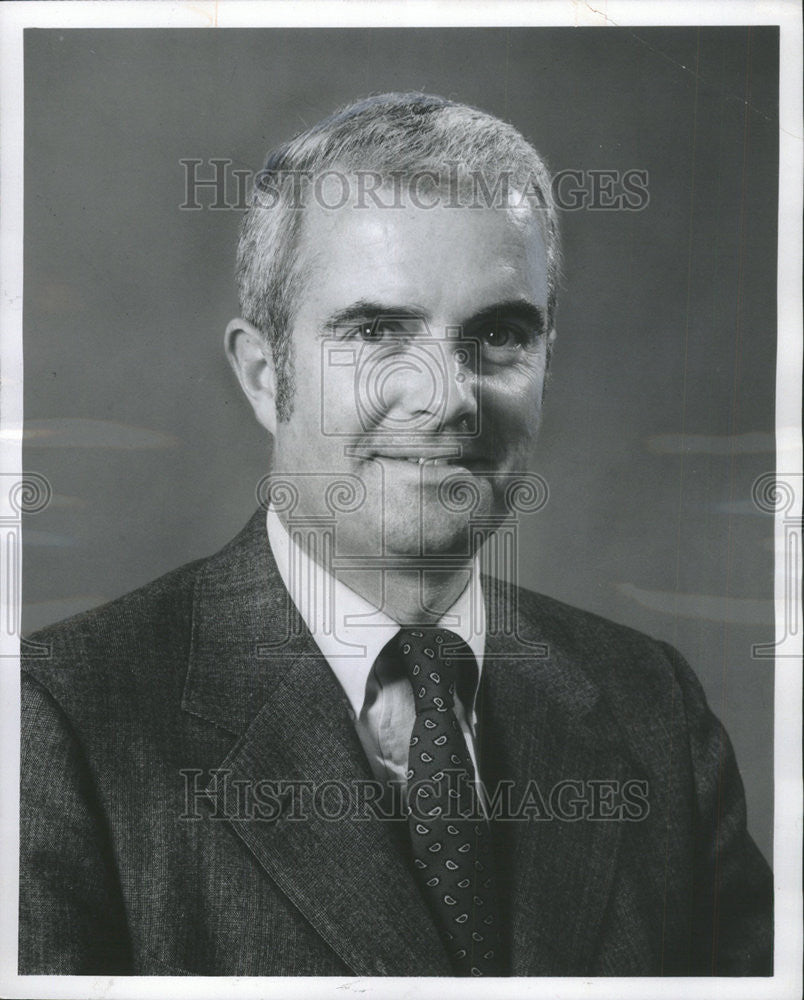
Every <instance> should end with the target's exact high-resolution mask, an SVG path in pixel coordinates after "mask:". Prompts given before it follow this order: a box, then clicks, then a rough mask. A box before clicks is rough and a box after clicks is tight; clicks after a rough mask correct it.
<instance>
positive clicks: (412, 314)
mask: <svg viewBox="0 0 804 1000" xmlns="http://www.w3.org/2000/svg"><path fill="white" fill-rule="evenodd" d="M380 316H388V317H389V318H390V317H394V318H395V319H397V318H398V319H424V320H427V319H428V317H429V313H428V312H427V310H426V309H420V308H416V307H413V308H411V306H399V305H394V304H393V303H388V302H373V301H371V300H369V299H358V300H357V301H356V302H352V303H351V305H348V306H345V307H344V308H343V309H338V310H337V311H336V312H334V313H332V314H331V315H330V316H329V317H328V319H327V320H326V322H325V323H324V327H323V328H324V330H325V331H326V332H328V333H331V332H333V331H334V330H336V329H337V328H338V327H339V326H345V325H346V324H348V323H357V322H358V321H360V320H375V319H377V318H378V317H380Z"/></svg>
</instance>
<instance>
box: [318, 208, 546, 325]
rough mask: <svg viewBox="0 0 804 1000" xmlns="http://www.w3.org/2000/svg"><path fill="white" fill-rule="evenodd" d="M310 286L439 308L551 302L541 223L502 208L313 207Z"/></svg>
mask: <svg viewBox="0 0 804 1000" xmlns="http://www.w3.org/2000/svg"><path fill="white" fill-rule="evenodd" d="M299 251H300V258H301V268H302V270H303V272H304V274H305V278H306V279H307V282H306V287H307V288H308V290H309V291H311V292H313V294H315V292H316V291H317V292H318V293H319V294H321V295H328V294H331V293H338V294H339V295H343V296H345V297H347V298H348V297H349V295H352V296H353V297H355V298H365V297H370V298H371V299H372V300H375V301H376V300H378V299H382V298H383V297H385V298H387V300H388V301H389V302H392V301H393V302H395V303H396V304H397V305H412V304H414V303H417V302H418V303H419V304H420V305H421V307H422V311H423V312H430V311H433V310H435V309H437V308H438V303H439V301H446V300H448V299H449V298H450V292H452V293H453V296H454V297H457V298H459V299H460V300H461V304H462V308H464V309H465V308H469V300H473V301H476V303H477V307H478V308H481V307H482V306H483V305H485V304H486V303H487V301H488V298H489V296H491V298H495V297H496V298H500V299H513V298H520V297H523V296H527V297H529V298H534V299H536V300H546V296H547V277H546V269H547V268H546V251H545V244H544V239H543V237H542V233H541V227H540V225H539V223H538V221H537V220H536V219H535V218H534V217H533V215H532V214H531V215H529V216H527V217H525V218H523V217H522V216H521V215H519V213H517V215H514V214H513V213H512V212H511V211H510V210H508V209H502V208H479V209H470V208H449V207H448V206H446V205H437V206H434V207H433V208H427V209H425V208H420V207H416V206H411V205H408V206H405V207H401V208H383V207H380V206H376V205H374V206H366V207H357V206H352V205H350V206H344V207H342V208H339V209H326V208H325V207H322V206H320V205H310V206H309V207H308V208H307V209H306V211H305V219H304V224H303V226H302V234H301V240H300V245H299Z"/></svg>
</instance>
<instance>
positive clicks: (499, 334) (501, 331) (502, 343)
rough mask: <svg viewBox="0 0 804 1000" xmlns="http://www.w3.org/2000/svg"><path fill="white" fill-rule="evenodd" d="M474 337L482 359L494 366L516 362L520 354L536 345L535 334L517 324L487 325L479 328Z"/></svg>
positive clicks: (500, 323)
mask: <svg viewBox="0 0 804 1000" xmlns="http://www.w3.org/2000/svg"><path fill="white" fill-rule="evenodd" d="M474 335H475V337H476V338H477V339H478V341H479V343H480V352H481V355H482V357H483V358H485V359H486V360H487V361H490V362H493V363H495V364H506V363H509V362H513V361H516V359H517V358H519V357H521V355H522V353H523V352H525V351H528V350H531V349H532V348H533V347H534V346H535V343H536V339H537V336H538V335H537V332H536V331H535V330H531V329H528V328H526V327H524V326H521V325H520V324H518V323H506V322H498V323H488V324H485V325H483V326H481V327H479V328H478V329H477V330H476V331H475V333H474Z"/></svg>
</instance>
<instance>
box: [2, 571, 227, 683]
mask: <svg viewBox="0 0 804 1000" xmlns="http://www.w3.org/2000/svg"><path fill="white" fill-rule="evenodd" d="M208 561H209V560H208V559H198V560H195V561H193V562H190V563H187V564H185V565H184V566H180V567H178V568H177V569H174V570H171V571H170V572H169V573H165V574H164V575H163V576H161V577H159V578H158V579H156V580H153V581H151V582H150V583H147V584H145V585H144V586H142V587H138V588H137V589H136V590H133V591H131V592H130V593H128V594H124V595H123V596H122V597H118V598H116V599H115V600H112V601H109V602H108V603H106V604H103V605H101V606H100V607H97V608H92V609H90V610H89V611H84V612H81V613H80V614H77V615H73V616H72V617H70V618H67V619H65V620H64V621H61V622H57V623H55V624H53V625H49V626H47V627H45V628H43V629H40V630H38V631H37V632H34V633H33V634H32V635H30V636H28V637H27V638H26V640H25V643H24V645H23V650H22V656H21V661H22V671H23V676H26V675H27V677H29V678H31V679H33V680H35V681H37V682H38V683H39V684H41V685H42V686H44V687H45V688H47V689H48V690H49V691H50V693H51V694H52V695H54V696H55V697H56V698H58V697H59V695H60V694H61V693H67V692H68V691H69V690H70V689H73V688H75V687H76V686H79V687H85V686H86V685H87V684H88V683H91V682H92V678H93V677H97V678H98V679H100V677H101V676H104V677H105V676H108V674H109V673H114V674H116V675H117V676H118V677H119V676H120V675H121V674H125V673H126V672H129V671H131V670H134V669H135V664H145V663H147V662H148V661H149V660H153V659H154V658H161V659H162V661H163V662H166V661H167V660H169V659H170V658H172V657H175V656H176V655H177V654H178V655H179V656H181V653H182V650H184V649H188V648H189V641H190V629H191V622H192V605H193V590H194V587H195V581H196V578H197V575H198V573H199V571H201V570H202V569H203V567H204V565H205V564H206V563H207V562H208Z"/></svg>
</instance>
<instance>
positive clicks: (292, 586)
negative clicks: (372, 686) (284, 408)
mask: <svg viewBox="0 0 804 1000" xmlns="http://www.w3.org/2000/svg"><path fill="white" fill-rule="evenodd" d="M266 529H267V532H268V542H269V544H270V546H271V551H272V552H273V555H274V559H275V560H276V565H277V569H278V570H279V575H280V576H281V577H282V582H283V583H284V584H285V587H286V588H287V590H288V593H289V594H290V596H291V598H292V599H293V603H294V604H295V605H296V607H297V608H298V610H299V614H300V615H301V617H302V618H303V620H304V623H305V624H306V625H307V627H308V628H309V630H310V632H311V634H312V636H313V638H314V639H315V642H316V644H317V646H318V648H319V649H320V650H321V652H322V653H323V655H324V657H325V659H326V660H327V662H328V663H329V665H330V667H331V668H332V671H333V672H334V674H335V676H336V677H337V678H338V681H339V682H340V684H341V686H342V687H343V689H344V692H345V693H346V697H347V698H348V699H349V703H350V705H351V706H352V710H353V711H354V713H355V715H356V716H359V715H360V711H361V709H362V708H363V701H364V699H365V692H366V681H367V680H368V676H369V673H370V672H371V668H372V666H373V664H374V661H375V660H376V659H377V656H378V655H379V653H380V650H381V649H382V648H383V646H385V644H386V643H387V642H388V641H389V639H392V638H393V637H394V636H395V635H396V633H397V632H398V631H399V628H400V625H399V623H398V622H396V621H394V619H393V618H391V617H390V616H389V615H387V614H385V612H383V611H380V610H379V609H378V608H376V607H375V606H374V605H373V604H371V603H370V602H369V601H367V600H365V598H363V597H361V596H360V594H357V593H356V592H355V591H354V590H352V589H351V588H350V587H347V586H346V584H344V583H343V582H341V581H340V580H338V579H337V577H336V576H334V575H333V574H331V573H328V572H327V571H326V570H325V569H324V568H323V567H322V566H321V565H320V564H319V563H317V562H316V561H315V560H314V559H311V558H310V556H309V555H308V554H307V553H306V552H305V551H304V549H303V548H302V547H301V546H300V545H298V544H297V543H296V542H295V541H294V540H293V539H292V538H291V537H290V535H289V534H288V532H287V530H286V528H285V526H284V525H283V524H282V522H281V520H280V519H279V515H278V514H277V513H276V511H275V510H274V509H273V508H272V507H270V506H269V508H268V512H267V514H266ZM473 595H476V599H475V600H474V601H473V599H472V598H473ZM436 624H437V625H438V626H440V627H442V628H448V629H451V630H452V631H453V632H455V634H456V635H459V636H460V637H461V639H463V640H464V642H466V643H467V645H468V646H469V648H470V649H471V650H472V652H473V653H474V655H475V659H476V660H477V669H478V673H477V679H478V685H479V683H480V675H481V672H482V670H483V653H484V650H485V645H486V612H485V605H484V602H483V595H482V590H481V584H480V568H479V564H478V560H477V558H475V559H473V560H472V569H471V578H470V580H469V584H468V585H467V587H466V588H465V589H464V591H463V592H462V593H461V595H460V596H459V597H458V599H457V600H456V601H455V603H454V604H453V605H452V606H451V607H450V608H449V609H448V610H447V611H446V612H445V613H444V614H443V615H442V616H441V618H440V619H439V620H438V622H436ZM475 690H477V689H475Z"/></svg>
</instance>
